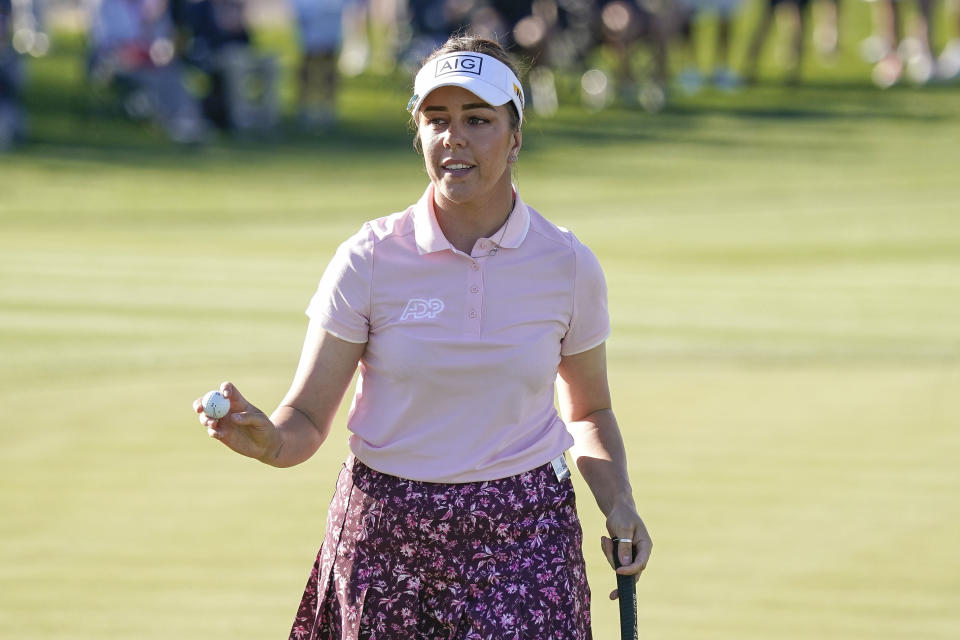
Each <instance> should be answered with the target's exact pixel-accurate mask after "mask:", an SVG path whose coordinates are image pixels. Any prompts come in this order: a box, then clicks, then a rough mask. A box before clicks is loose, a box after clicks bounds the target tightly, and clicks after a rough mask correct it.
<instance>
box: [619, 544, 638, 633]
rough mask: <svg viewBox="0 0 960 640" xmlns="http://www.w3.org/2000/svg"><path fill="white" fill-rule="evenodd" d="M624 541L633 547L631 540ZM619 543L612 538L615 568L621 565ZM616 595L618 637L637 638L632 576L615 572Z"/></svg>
mask: <svg viewBox="0 0 960 640" xmlns="http://www.w3.org/2000/svg"><path fill="white" fill-rule="evenodd" d="M624 542H630V548H631V550H632V549H633V542H632V541H628V540H624ZM619 543H620V540H617V539H614V541H613V566H614V567H615V568H617V569H619V568H620V567H621V566H622V565H621V564H620V554H619V550H618V546H619ZM631 553H632V551H631ZM631 557H632V556H631ZM617 597H618V598H619V602H620V639H621V640H637V583H636V582H635V581H634V579H633V576H622V575H620V574H619V573H618V574H617Z"/></svg>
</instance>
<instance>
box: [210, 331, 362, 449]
mask: <svg viewBox="0 0 960 640" xmlns="http://www.w3.org/2000/svg"><path fill="white" fill-rule="evenodd" d="M365 348H366V344H364V343H360V344H357V343H353V342H347V341H346V340H341V339H340V338H337V337H336V336H334V335H331V334H329V333H327V332H326V331H324V330H323V329H322V328H321V327H320V326H319V325H318V324H317V323H315V322H311V323H310V326H309V327H308V329H307V337H306V339H305V340H304V344H303V351H302V352H301V355H300V364H299V366H298V367H297V372H296V374H295V375H294V378H293V382H292V383H291V385H290V389H289V391H287V395H286V396H285V397H284V398H283V401H282V402H281V403H280V406H278V407H277V408H276V410H275V411H274V412H273V415H271V416H270V417H269V418H268V417H267V415H266V414H265V413H264V412H262V411H261V410H259V409H258V408H256V407H255V406H254V405H252V404H250V403H249V402H247V400H246V399H244V397H243V396H242V395H241V394H240V392H239V391H238V390H237V388H236V387H235V386H234V385H233V384H232V383H230V382H224V383H223V384H222V385H221V386H220V388H221V391H222V392H223V394H224V395H225V396H226V397H227V398H229V399H230V411H231V413H230V414H229V415H227V416H226V417H224V418H222V419H220V420H212V419H210V418H207V417H206V416H204V415H203V408H202V407H200V406H199V401H195V402H194V410H195V411H197V413H199V414H200V421H201V422H202V423H203V424H205V425H206V426H207V429H208V432H209V433H210V435H211V437H213V438H216V439H218V440H220V441H222V442H223V443H224V444H226V445H227V446H228V447H230V448H231V449H233V450H234V451H236V452H237V453H240V454H243V455H245V456H249V457H251V458H256V459H257V460H260V461H261V462H263V463H265V464H269V465H272V466H275V467H291V466H293V465H296V464H300V463H301V462H304V461H305V460H308V459H309V458H310V457H311V456H312V455H313V454H314V453H316V451H317V449H318V448H320V445H321V444H323V441H324V440H326V438H327V435H328V434H329V433H330V426H331V424H332V422H333V417H334V416H335V415H336V413H337V408H338V407H339V406H340V402H341V400H342V399H343V394H344V392H345V391H346V390H347V387H348V386H349V385H350V380H352V379H353V374H354V372H355V371H356V369H357V363H358V362H359V361H360V356H362V355H363V351H364V349H365Z"/></svg>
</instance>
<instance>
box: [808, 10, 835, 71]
mask: <svg viewBox="0 0 960 640" xmlns="http://www.w3.org/2000/svg"><path fill="white" fill-rule="evenodd" d="M814 8H815V9H817V13H816V17H815V19H814V25H813V46H814V48H815V49H816V50H817V53H819V54H820V55H821V56H822V57H823V58H824V59H825V60H829V61H832V60H833V59H834V57H835V56H836V54H837V51H839V50H840V0H821V1H820V2H818V3H816V4H815V5H814Z"/></svg>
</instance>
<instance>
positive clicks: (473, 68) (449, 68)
mask: <svg viewBox="0 0 960 640" xmlns="http://www.w3.org/2000/svg"><path fill="white" fill-rule="evenodd" d="M482 69H483V58H481V57H480V56H468V55H456V56H447V57H445V58H440V59H439V60H437V71H436V73H435V74H434V77H435V78H439V77H440V76H445V75H447V74H449V73H470V74H473V75H475V76H479V75H480V73H481V70H482Z"/></svg>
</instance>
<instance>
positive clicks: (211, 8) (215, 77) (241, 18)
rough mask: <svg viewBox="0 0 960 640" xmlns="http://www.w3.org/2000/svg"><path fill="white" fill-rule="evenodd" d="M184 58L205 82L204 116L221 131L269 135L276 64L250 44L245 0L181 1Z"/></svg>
mask: <svg viewBox="0 0 960 640" xmlns="http://www.w3.org/2000/svg"><path fill="white" fill-rule="evenodd" d="M172 13H173V16H174V21H175V22H176V24H177V26H178V28H179V29H180V31H181V34H182V39H183V41H184V52H183V59H184V61H186V62H187V63H188V64H190V65H192V66H194V67H195V68H197V69H199V70H200V71H202V72H203V73H204V75H205V76H206V78H207V80H208V87H207V93H206V95H205V96H204V98H203V113H204V115H205V116H206V117H207V119H209V120H210V121H211V122H213V123H214V124H215V125H217V126H218V127H220V128H221V129H225V130H230V131H237V132H250V131H268V130H270V129H272V128H273V127H274V126H275V125H276V123H277V119H278V111H279V108H278V99H277V64H276V60H274V59H273V58H272V57H269V56H263V55H260V54H258V53H257V52H256V51H255V50H254V47H253V46H252V44H251V37H250V31H249V29H248V27H247V22H246V14H245V12H244V5H243V0H179V1H178V2H176V3H175V4H174V11H173V12H172Z"/></svg>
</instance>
